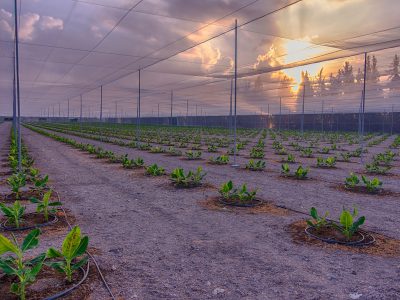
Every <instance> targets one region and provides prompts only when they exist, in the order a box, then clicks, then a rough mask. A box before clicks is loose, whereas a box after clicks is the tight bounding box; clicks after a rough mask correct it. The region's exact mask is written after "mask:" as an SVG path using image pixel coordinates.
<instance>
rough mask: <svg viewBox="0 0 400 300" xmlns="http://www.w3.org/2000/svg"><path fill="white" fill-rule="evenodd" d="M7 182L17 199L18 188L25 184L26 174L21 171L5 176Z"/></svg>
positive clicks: (18, 196) (18, 194) (18, 195)
mask: <svg viewBox="0 0 400 300" xmlns="http://www.w3.org/2000/svg"><path fill="white" fill-rule="evenodd" d="M7 183H8V185H9V186H10V187H11V191H12V193H13V194H14V195H15V198H16V199H17V200H18V199H19V198H20V189H21V188H23V187H24V186H25V185H26V175H25V174H23V173H17V174H14V175H12V176H10V177H8V178H7Z"/></svg>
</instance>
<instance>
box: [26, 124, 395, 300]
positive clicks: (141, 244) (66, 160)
mask: <svg viewBox="0 0 400 300" xmlns="http://www.w3.org/2000/svg"><path fill="white" fill-rule="evenodd" d="M23 133H24V139H25V141H26V144H27V145H28V147H29V149H30V151H31V152H32V154H33V155H34V157H35V159H36V162H37V164H38V166H39V167H40V168H41V169H42V170H43V172H45V173H49V174H50V177H51V178H52V181H53V182H54V186H55V187H56V188H57V189H58V191H59V192H60V193H61V196H62V198H63V201H64V204H65V206H66V207H67V208H68V209H70V210H71V211H72V213H73V214H75V216H76V218H77V222H78V223H79V224H80V225H81V226H82V228H83V230H84V231H85V233H87V234H89V235H90V237H91V245H92V246H94V247H96V248H98V249H99V254H98V255H97V258H98V260H99V262H100V264H101V265H102V268H103V269H104V271H105V274H106V278H107V280H108V281H109V282H110V284H111V286H112V288H113V290H114V291H115V292H116V293H117V295H119V296H121V297H123V298H125V299H135V298H138V299H162V298H165V299H215V298H225V299H238V298H242V299H243V298H244V299H329V298H335V299H349V294H350V293H356V292H357V293H360V294H363V295H364V297H366V298H365V299H377V298H379V299H384V298H386V299H393V298H395V297H396V295H398V293H399V292H400V290H399V289H398V284H397V283H398V280H397V278H398V275H399V272H400V265H399V263H398V259H394V258H393V259H392V258H380V257H376V256H367V255H362V254H351V253H348V252H343V251H339V250H336V251H325V250H324V249H319V248H316V247H309V246H306V245H297V244H294V243H293V242H292V240H291V237H290V234H289V233H288V232H287V230H286V229H285V228H286V226H287V225H289V224H290V223H292V222H293V221H295V220H298V219H301V218H302V217H301V215H297V214H292V215H289V216H285V217H283V216H274V215H268V214H252V215H249V214H245V213H230V212H224V211H210V210H207V209H205V208H203V207H202V206H201V205H199V203H198V202H199V201H202V200H203V199H204V198H205V197H206V196H207V195H213V194H215V191H213V190H197V191H185V190H175V189H172V188H170V187H168V185H166V183H167V182H168V180H167V179H166V178H161V179H149V178H147V177H143V176H142V175H140V173H138V172H128V171H125V170H122V169H121V168H120V167H117V166H115V165H109V164H104V163H101V162H96V161H93V159H91V158H90V157H89V156H88V155H86V154H83V153H82V152H79V151H77V150H74V149H71V148H69V147H68V146H66V145H63V144H61V143H58V142H55V141H53V140H51V139H49V138H46V137H43V136H40V135H38V134H36V133H33V132H32V131H30V130H27V129H24V131H23ZM112 148H114V147H112ZM124 150H125V149H124ZM154 157H157V156H154ZM163 160H164V161H165V162H167V161H168V158H165V157H164V158H163ZM93 299H105V294H104V291H99V292H98V291H96V290H95V291H93Z"/></svg>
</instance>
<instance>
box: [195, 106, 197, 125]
mask: <svg viewBox="0 0 400 300" xmlns="http://www.w3.org/2000/svg"><path fill="white" fill-rule="evenodd" d="M195 125H196V126H197V104H196V124H195Z"/></svg>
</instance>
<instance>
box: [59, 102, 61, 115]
mask: <svg viewBox="0 0 400 300" xmlns="http://www.w3.org/2000/svg"><path fill="white" fill-rule="evenodd" d="M58 117H59V118H60V117H61V103H58Z"/></svg>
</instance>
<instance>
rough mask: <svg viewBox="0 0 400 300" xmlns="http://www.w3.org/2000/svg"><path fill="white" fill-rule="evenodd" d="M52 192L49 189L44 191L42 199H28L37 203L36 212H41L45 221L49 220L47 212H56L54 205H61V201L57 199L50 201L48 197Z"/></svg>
mask: <svg viewBox="0 0 400 300" xmlns="http://www.w3.org/2000/svg"><path fill="white" fill-rule="evenodd" d="M52 192H53V191H52V190H50V191H48V192H47V193H45V194H44V195H43V199H42V200H39V199H36V198H31V199H30V201H31V202H32V203H35V204H37V206H36V212H38V213H43V215H44V219H45V220H46V222H48V221H49V214H50V213H55V212H56V209H55V207H56V206H61V205H62V203H61V202H58V201H55V202H50V197H51V194H52Z"/></svg>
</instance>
